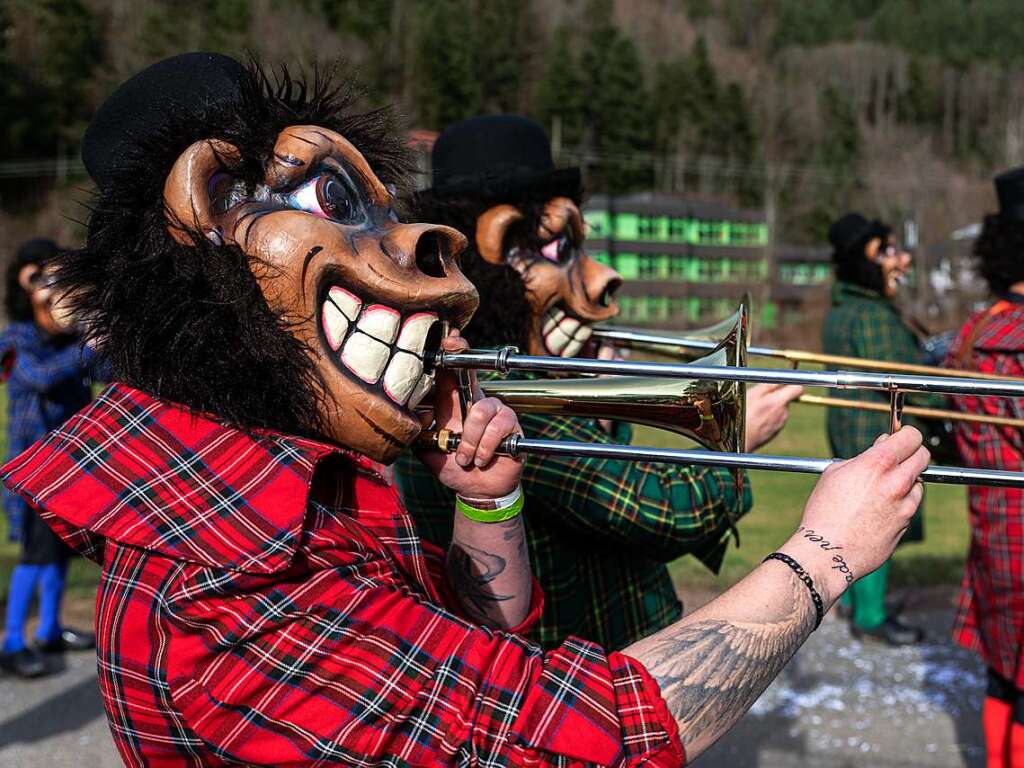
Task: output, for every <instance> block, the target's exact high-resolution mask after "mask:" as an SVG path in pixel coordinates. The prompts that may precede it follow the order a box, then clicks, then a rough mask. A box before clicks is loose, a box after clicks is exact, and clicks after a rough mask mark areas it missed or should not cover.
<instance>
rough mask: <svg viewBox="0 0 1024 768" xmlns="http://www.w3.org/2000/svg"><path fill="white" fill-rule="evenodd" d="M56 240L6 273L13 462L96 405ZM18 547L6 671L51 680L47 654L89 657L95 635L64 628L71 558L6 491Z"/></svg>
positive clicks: (24, 252) (26, 250)
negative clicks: (62, 289) (59, 278)
mask: <svg viewBox="0 0 1024 768" xmlns="http://www.w3.org/2000/svg"><path fill="white" fill-rule="evenodd" d="M59 250H60V249H59V248H58V246H57V244H56V243H54V242H53V241H52V240H45V239H38V240H30V241H28V242H27V243H25V244H24V245H22V246H21V247H20V248H19V249H18V251H17V253H16V254H15V256H14V259H13V261H12V262H11V263H10V264H9V265H8V267H7V286H6V288H7V297H6V304H7V318H8V320H10V325H8V326H7V328H6V329H4V331H3V333H2V334H0V353H2V355H3V368H4V371H3V375H4V378H5V379H6V381H7V455H8V457H13V456H17V455H18V454H19V453H21V452H22V451H23V450H25V449H26V448H28V447H29V446H30V445H32V443H34V442H35V441H36V440H38V439H39V438H41V437H43V436H44V435H45V434H46V433H47V432H49V431H50V430H51V429H53V428H55V427H57V426H59V425H60V424H61V423H63V422H64V421H65V420H66V419H67V418H69V417H70V416H71V415H73V414H74V413H75V412H77V411H78V410H79V409H80V408H82V406H84V405H85V404H86V403H88V402H89V400H90V399H91V398H92V388H91V382H92V362H93V354H92V352H91V350H90V349H89V348H88V347H83V346H82V344H81V342H80V339H79V338H78V337H77V336H76V334H75V328H74V326H73V325H72V323H71V320H70V317H69V316H68V315H67V313H66V312H65V311H64V310H63V308H62V307H61V306H60V305H59V302H58V301H57V299H58V294H57V292H56V291H55V290H54V289H53V287H52V285H51V272H50V268H49V263H50V262H51V260H52V259H53V258H54V257H55V256H56V255H57V253H58V252H59ZM4 511H5V512H6V513H7V520H8V525H9V528H8V531H9V535H10V538H11V540H12V541H17V542H19V543H20V544H21V555H20V557H19V560H18V564H17V565H16V566H14V569H13V571H12V572H11V580H10V584H9V585H8V591H7V613H6V620H5V622H4V637H3V650H2V651H0V668H2V669H4V670H6V671H7V672H10V673H12V674H15V675H18V676H20V677H36V676H38V675H42V674H45V673H46V672H47V669H48V667H47V665H46V662H45V659H44V657H43V656H42V654H43V653H52V652H60V651H66V650H76V651H80V650H88V649H90V648H92V647H93V643H94V640H95V639H94V637H93V635H92V633H90V632H83V631H81V630H76V629H71V628H70V627H63V626H61V622H60V606H61V600H62V598H63V596H64V585H65V581H66V578H67V572H68V562H69V560H70V558H71V555H72V551H71V549H70V548H69V547H68V546H67V544H65V543H64V542H63V541H61V540H60V538H58V537H57V536H56V534H54V532H53V531H52V530H50V528H49V526H47V525H46V523H44V522H43V521H42V520H41V519H40V518H39V515H38V514H36V512H35V511H34V510H33V509H32V508H31V507H30V506H29V505H28V504H27V503H26V502H25V500H24V499H22V498H21V497H20V496H18V495H16V494H14V493H11V492H10V491H8V490H7V489H4ZM37 593H38V595H39V611H38V613H39V626H38V627H37V629H36V633H35V634H36V636H35V638H33V641H32V643H31V644H26V643H25V624H26V621H27V619H28V614H29V608H30V607H31V605H32V599H33V597H34V596H35V595H36V594H37Z"/></svg>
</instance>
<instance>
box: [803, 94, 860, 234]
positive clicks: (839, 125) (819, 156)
mask: <svg viewBox="0 0 1024 768" xmlns="http://www.w3.org/2000/svg"><path fill="white" fill-rule="evenodd" d="M821 117H822V129H823V135H822V138H821V140H820V141H819V142H818V146H817V147H816V149H815V152H814V162H815V165H816V166H817V167H818V168H819V169H820V171H821V177H820V178H819V180H818V182H817V184H816V185H815V186H816V194H815V196H814V199H815V200H816V203H815V205H814V206H813V208H812V209H811V213H810V215H809V217H808V221H807V230H808V231H809V232H824V231H825V230H826V229H827V227H828V225H829V224H830V223H831V222H832V221H834V220H835V219H836V218H837V217H838V216H839V215H840V214H841V213H842V212H843V211H844V210H846V209H847V208H848V206H849V201H850V199H851V197H852V196H853V193H854V192H855V191H856V190H857V189H858V188H859V187H860V186H861V181H860V161H861V151H862V145H863V142H862V140H861V135H860V125H859V124H858V122H857V115H856V114H855V112H854V109H853V106H852V105H851V104H850V100H849V98H848V97H846V96H845V95H844V94H843V92H842V91H840V90H839V89H838V88H835V87H834V86H828V87H827V88H825V90H824V91H823V92H822V96H821Z"/></svg>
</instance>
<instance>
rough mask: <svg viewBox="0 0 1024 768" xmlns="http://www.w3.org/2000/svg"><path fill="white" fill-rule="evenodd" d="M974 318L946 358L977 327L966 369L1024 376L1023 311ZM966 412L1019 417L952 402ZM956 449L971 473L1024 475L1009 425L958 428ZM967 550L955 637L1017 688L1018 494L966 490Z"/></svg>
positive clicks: (1022, 599)
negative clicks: (1002, 471)
mask: <svg viewBox="0 0 1024 768" xmlns="http://www.w3.org/2000/svg"><path fill="white" fill-rule="evenodd" d="M996 309H997V310H998V311H996V312H994V313H993V312H990V311H989V310H986V311H984V312H979V313H978V314H976V315H974V316H973V317H972V318H971V319H970V320H968V321H967V323H966V324H965V325H964V327H963V328H962V329H961V330H960V333H959V335H958V336H957V339H956V341H955V342H954V343H953V347H952V348H951V349H950V353H949V357H948V359H947V364H948V365H951V366H952V365H954V361H955V360H956V358H957V355H958V354H959V351H960V348H961V346H962V345H963V344H964V343H965V342H966V341H967V340H968V339H969V338H970V337H971V335H972V333H974V328H975V326H976V325H977V323H979V322H983V323H984V325H983V326H982V328H981V330H980V333H978V334H977V338H976V339H975V341H974V344H973V351H972V352H971V355H970V358H969V360H970V364H969V365H967V366H965V367H968V368H970V369H972V370H976V371H981V372H983V373H999V374H1006V375H1009V376H1024V305H1022V304H1009V303H1004V304H1003V305H998V306H997V307H996ZM953 402H954V403H955V405H956V407H957V409H959V410H961V411H964V412H967V413H986V414H991V415H993V416H1012V417H1016V418H1024V400H1021V399H1009V398H994V397H968V396H956V397H954V398H953ZM956 438H957V447H958V448H959V450H960V454H961V456H962V457H963V459H964V462H965V463H966V464H967V465H968V466H971V467H989V468H996V469H1010V470H1016V471H1022V470H1024V435H1022V433H1021V430H1019V429H1015V428H1012V427H1001V426H992V425H988V424H969V423H966V422H960V423H958V424H957V430H956ZM967 498H968V505H969V510H970V524H971V544H970V552H969V554H968V558H967V566H966V568H965V570H964V580H963V585H962V587H961V590H960V600H959V606H958V609H957V616H956V623H955V625H954V636H955V638H956V640H957V642H959V643H960V644H961V645H963V646H965V647H967V648H971V649H973V650H975V651H977V652H978V653H979V654H980V655H981V657H982V659H984V661H985V663H986V664H987V665H988V666H990V667H993V668H994V669H995V670H996V671H997V672H998V673H999V674H1000V675H1001V676H1002V677H1004V678H1006V679H1008V680H1013V681H1015V682H1014V685H1016V686H1017V687H1018V688H1021V687H1024V653H1022V652H1024V642H1022V640H1024V491H1022V490H1020V489H1018V488H986V487H981V486H972V487H971V488H970V489H969V490H968V495H967Z"/></svg>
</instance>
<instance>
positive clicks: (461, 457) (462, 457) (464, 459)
mask: <svg viewBox="0 0 1024 768" xmlns="http://www.w3.org/2000/svg"><path fill="white" fill-rule="evenodd" d="M455 461H456V462H458V464H459V466H460V467H468V466H469V456H467V455H466V454H464V453H457V454H455Z"/></svg>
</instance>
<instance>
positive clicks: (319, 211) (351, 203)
mask: <svg viewBox="0 0 1024 768" xmlns="http://www.w3.org/2000/svg"><path fill="white" fill-rule="evenodd" d="M289 202H290V203H291V204H292V205H293V206H294V207H295V208H298V209H299V210H302V211H307V212H309V213H312V214H313V215H315V216H321V217H323V218H325V219H331V220H333V221H337V222H339V223H341V224H359V223H361V222H362V221H363V220H364V219H365V213H364V211H363V207H362V205H361V204H360V202H359V200H358V198H357V197H356V194H355V192H353V191H352V190H350V189H349V187H348V185H347V184H346V183H345V181H344V180H342V179H341V177H339V176H337V175H335V174H333V173H324V174H322V175H320V176H317V177H316V178H315V179H310V180H309V181H307V182H305V183H304V184H302V186H300V187H299V188H298V189H296V190H295V191H294V192H292V193H291V195H289Z"/></svg>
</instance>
